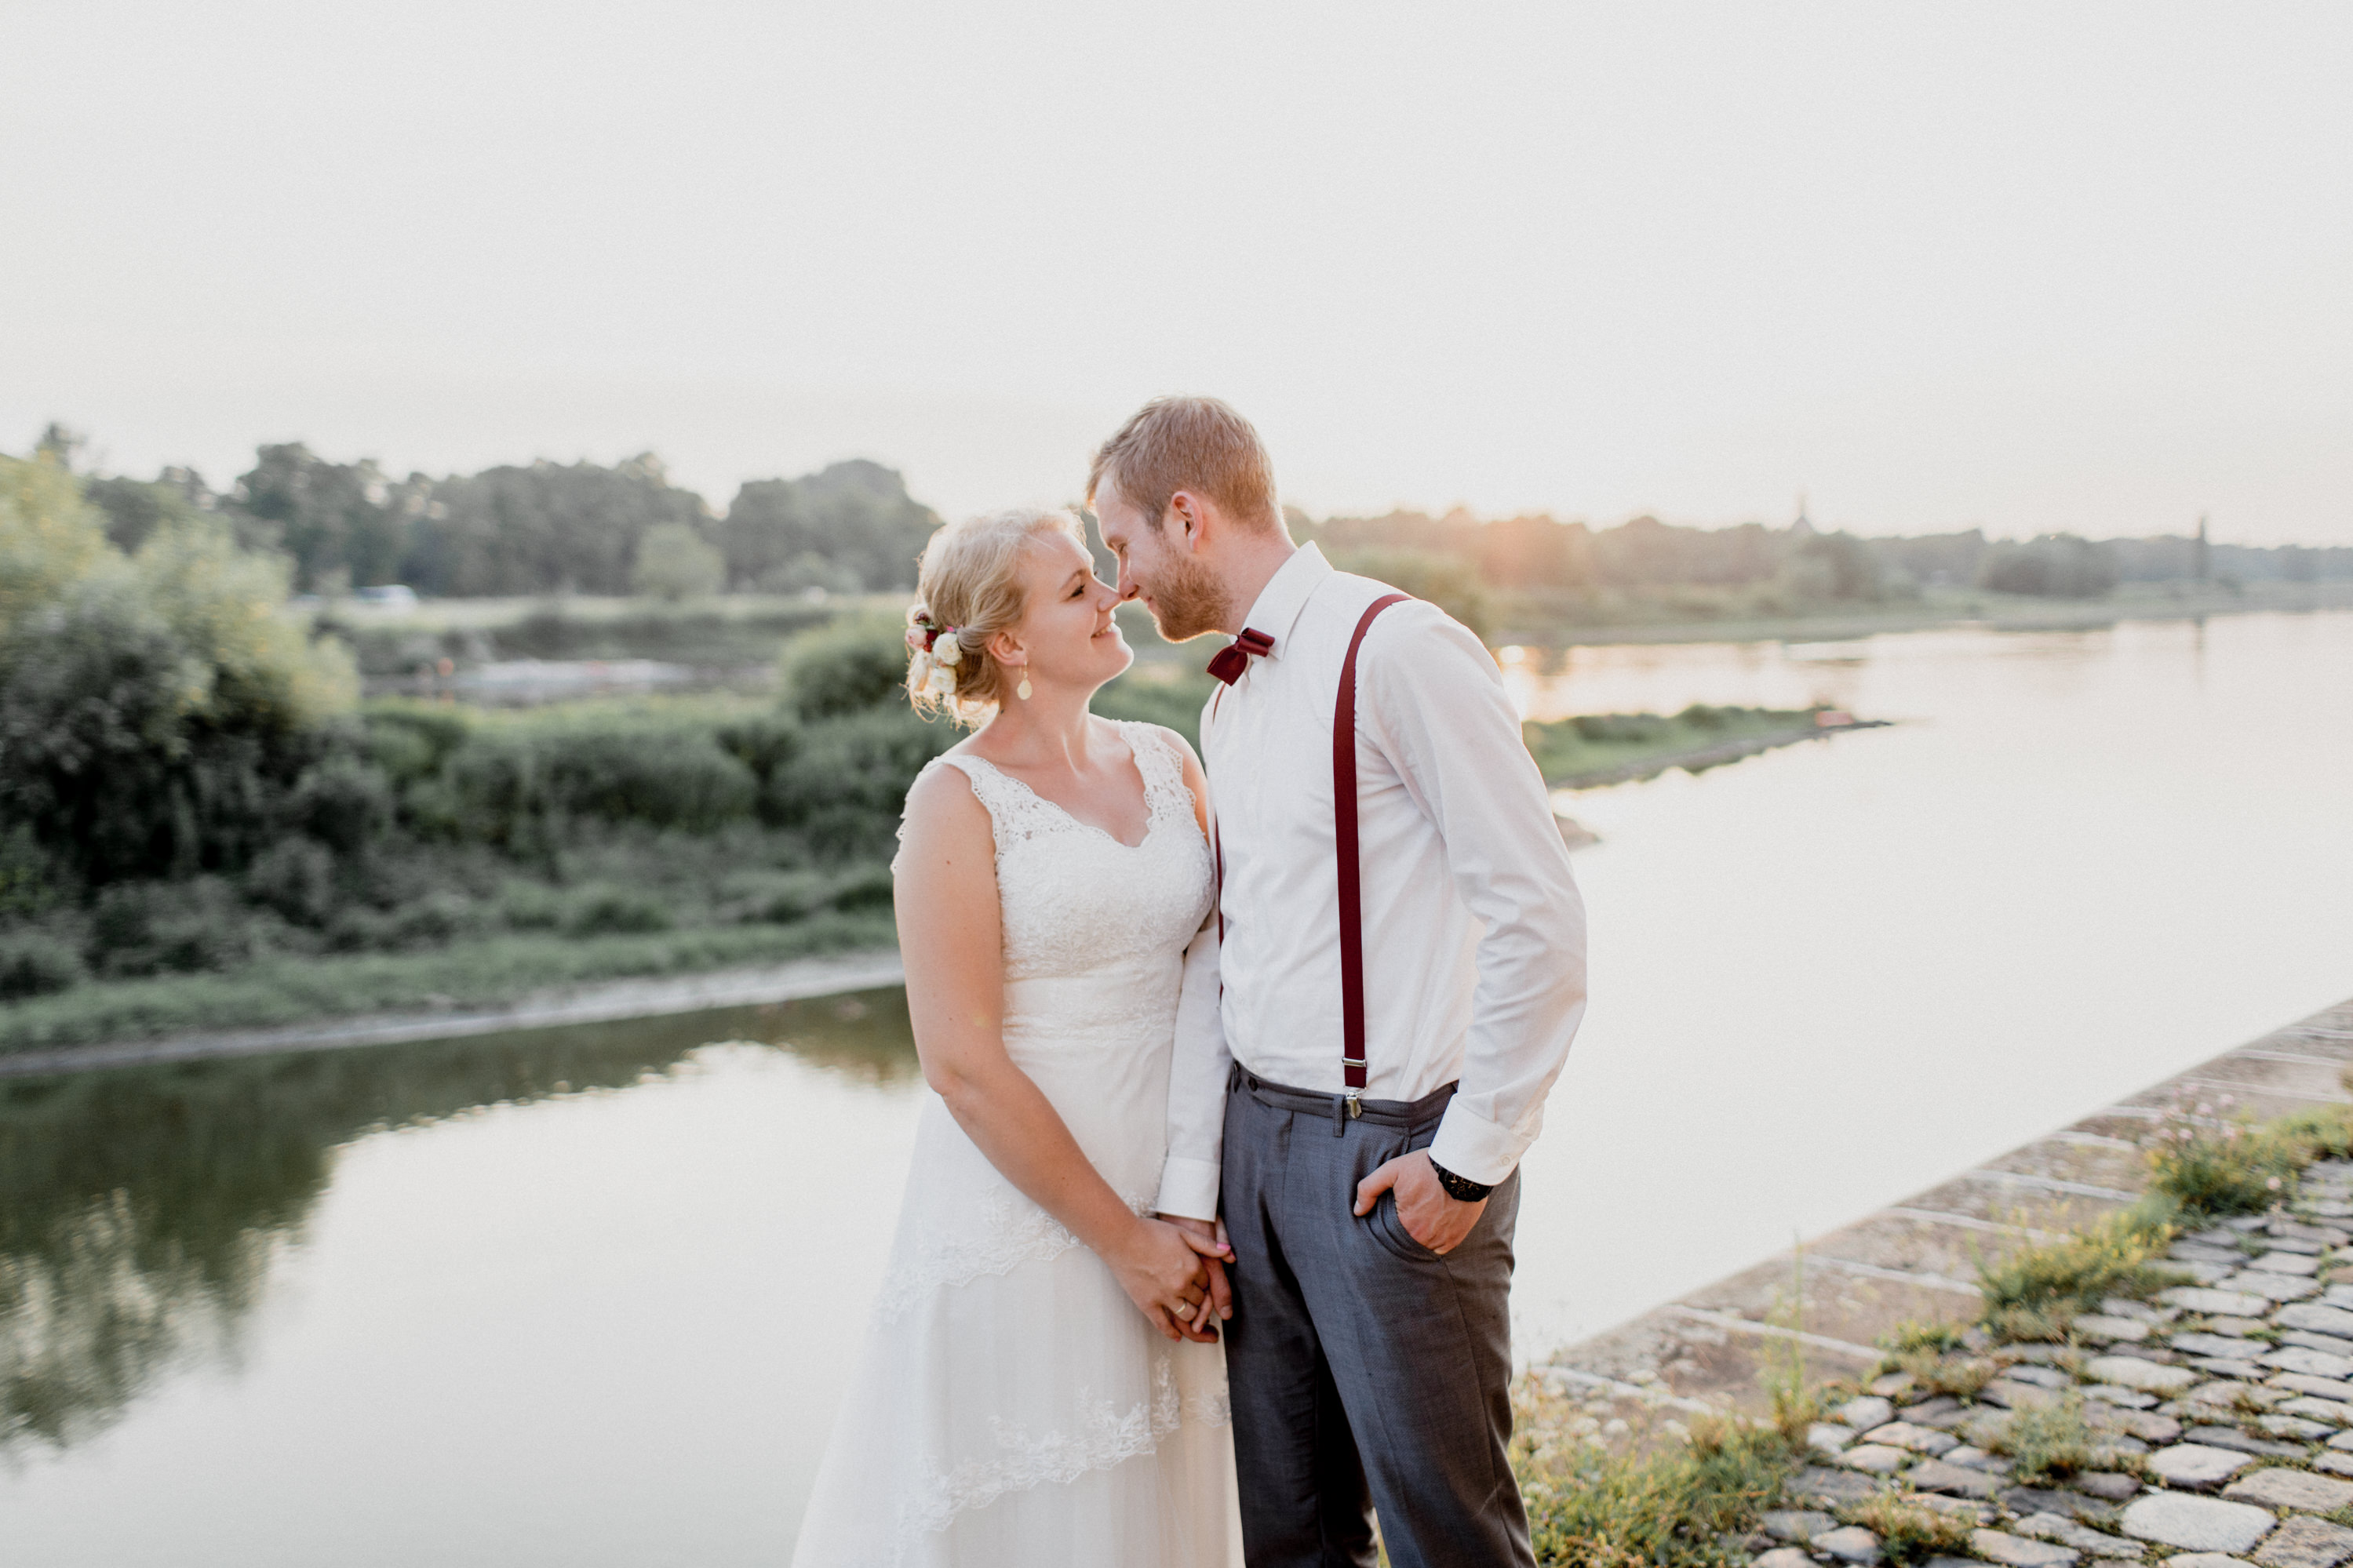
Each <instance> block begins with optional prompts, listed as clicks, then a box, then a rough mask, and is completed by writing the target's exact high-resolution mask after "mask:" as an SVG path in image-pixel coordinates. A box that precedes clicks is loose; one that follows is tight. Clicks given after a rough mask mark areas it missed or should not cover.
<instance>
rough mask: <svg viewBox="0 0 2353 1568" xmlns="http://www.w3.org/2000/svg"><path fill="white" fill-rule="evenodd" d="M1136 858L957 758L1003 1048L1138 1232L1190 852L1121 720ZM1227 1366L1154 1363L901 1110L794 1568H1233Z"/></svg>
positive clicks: (937, 1115) (1027, 1213)
mask: <svg viewBox="0 0 2353 1568" xmlns="http://www.w3.org/2000/svg"><path fill="white" fill-rule="evenodd" d="M1119 729H1120V733H1121V735H1122V737H1123V738H1124V740H1125V741H1126V742H1127V744H1128V748H1129V749H1130V750H1131V751H1132V752H1134V756H1135V763H1136V770H1137V772H1138V773H1141V774H1142V775H1143V778H1144V791H1145V802H1146V804H1147V805H1148V806H1149V807H1150V816H1149V826H1148V827H1147V829H1146V831H1145V838H1144V841H1143V842H1142V843H1141V844H1140V845H1137V846H1134V847H1129V846H1126V845H1124V844H1122V843H1120V842H1119V841H1118V840H1117V839H1115V838H1113V837H1111V835H1109V834H1107V833H1105V832H1103V830H1102V829H1101V828H1098V827H1092V826H1087V825H1085V824H1083V823H1081V822H1079V821H1078V820H1077V819H1075V818H1073V817H1072V816H1071V815H1070V814H1069V813H1067V812H1065V811H1064V810H1062V808H1061V807H1060V806H1058V805H1053V804H1051V803H1050V802H1049V801H1047V800H1044V799H1043V798H1041V797H1040V796H1039V795H1036V794H1035V793H1033V792H1032V791H1031V790H1030V789H1029V786H1028V785H1027V784H1022V783H1021V782H1019V781H1018V780H1017V779H1015V778H1013V777H1012V776H1010V775H1009V774H1007V773H1000V772H998V771H997V769H996V768H994V767H992V766H991V765H990V764H988V763H986V762H984V761H982V760H981V759H979V758H977V757H967V756H950V757H943V758H940V759H939V760H938V761H936V762H934V763H932V764H931V765H932V766H933V767H941V766H951V767H957V768H961V769H962V770H963V771H964V773H965V776H966V777H968V778H969V779H970V780H971V781H972V789H973V793H974V795H976V796H978V797H979V799H980V802H981V804H982V805H985V806H987V809H988V816H989V820H990V823H991V825H992V826H993V827H994V830H995V833H996V837H997V893H998V898H999V900H1000V903H1001V905H1002V907H1003V910H1004V933H1005V1045H1006V1049H1007V1051H1008V1053H1009V1054H1010V1055H1011V1057H1012V1058H1013V1060H1014V1062H1015V1064H1016V1065H1018V1067H1019V1068H1021V1069H1022V1070H1023V1071H1024V1072H1026V1073H1028V1074H1029V1077H1030V1078H1031V1079H1033V1080H1035V1081H1036V1083H1037V1085H1038V1087H1039V1089H1041V1090H1042V1091H1044V1093H1045V1096H1046V1098H1047V1099H1048V1100H1050V1101H1051V1102H1052V1103H1053V1106H1054V1109H1055V1110H1056V1111H1058V1112H1059V1113H1060V1116H1061V1118H1062V1121H1064V1123H1065V1124H1067V1125H1068V1126H1069V1128H1070V1130H1071V1136H1072V1137H1074V1138H1075V1139H1077V1141H1078V1144H1079V1147H1080V1148H1081V1149H1082V1151H1084V1152H1085V1153H1086V1156H1087V1158H1088V1159H1089V1160H1091V1161H1092V1162H1093V1163H1094V1167H1095V1169H1096V1170H1098V1171H1100V1172H1101V1173H1103V1179H1104V1180H1105V1181H1106V1182H1108V1183H1110V1184H1111V1187H1112V1190H1113V1192H1116V1193H1117V1194H1119V1195H1120V1196H1121V1197H1123V1198H1124V1199H1125V1200H1126V1201H1127V1204H1128V1206H1129V1207H1131V1208H1133V1209H1134V1210H1135V1211H1136V1212H1137V1213H1138V1214H1145V1213H1149V1212H1150V1210H1151V1207H1152V1203H1153V1199H1154V1197H1155V1194H1156V1190H1157V1188H1158V1186H1159V1182H1160V1166H1161V1161H1162V1157H1163V1155H1164V1153H1165V1151H1166V1136H1167V1134H1166V1110H1167V1097H1168V1059H1169V1052H1170V1049H1171V1047H1172V1043H1173V1040H1174V1036H1175V1027H1176V998H1177V991H1178V988H1179V984H1180V982H1181V979H1182V974H1183V969H1184V955H1185V948H1186V945H1187V943H1188V942H1190V941H1191V940H1192V937H1193V934H1194V932H1195V931H1197V930H1198V929H1199V926H1200V923H1201V920H1202V917H1203V916H1204V915H1205V914H1206V913H1207V912H1208V909H1209V900H1210V896H1211V875H1210V865H1209V854H1208V847H1207V845H1205V844H1204V843H1203V842H1202V838H1201V833H1200V829H1199V826H1198V824H1197V823H1196V821H1195V818H1194V815H1193V797H1192V795H1191V792H1190V791H1188V790H1187V788H1186V786H1185V775H1184V763H1183V761H1182V759H1181V757H1180V756H1179V755H1178V754H1177V752H1176V749H1175V748H1174V747H1172V746H1171V745H1170V744H1169V743H1168V742H1167V741H1166V739H1164V738H1163V737H1162V736H1161V735H1160V734H1158V733H1157V732H1156V731H1154V729H1153V728H1152V727H1151V726H1150V725H1146V724H1122V725H1120V726H1119ZM1241 1560H1242V1557H1241V1525H1240V1516H1239V1514H1238V1512H1237V1510H1236V1504H1235V1499H1234V1458H1233V1443H1232V1439H1231V1435H1230V1433H1229V1429H1228V1426H1227V1405H1226V1373H1225V1347H1224V1346H1223V1345H1219V1344H1194V1343H1190V1342H1187V1343H1181V1344H1178V1343H1171V1342H1169V1341H1167V1340H1166V1339H1164V1338H1162V1337H1161V1336H1160V1334H1159V1333H1158V1332H1157V1331H1155V1330H1154V1329H1153V1328H1152V1327H1151V1326H1150V1325H1149V1324H1148V1323H1146V1322H1145V1320H1144V1317H1143V1314H1141V1313H1140V1312H1138V1311H1137V1310H1135V1307H1134V1304H1133V1303H1132V1302H1131V1301H1129V1300H1128V1298H1127V1293H1126V1292H1125V1291H1124V1290H1123V1289H1120V1286H1119V1282H1118V1281H1117V1280H1116V1279H1113V1276H1112V1272H1111V1270H1110V1268H1107V1267H1106V1266H1105V1265H1104V1263H1103V1260H1102V1259H1101V1258H1098V1257H1096V1256H1095V1254H1093V1253H1092V1252H1091V1251H1089V1250H1088V1249H1087V1248H1086V1247H1082V1245H1081V1244H1080V1242H1079V1240H1078V1238H1077V1237H1074V1236H1072V1235H1071V1233H1070V1232H1069V1231H1068V1230H1066V1229H1064V1228H1063V1227H1062V1226H1060V1224H1059V1223H1057V1222H1056V1221H1055V1219H1054V1218H1053V1216H1052V1215H1049V1214H1048V1213H1046V1211H1045V1210H1043V1209H1041V1208H1039V1206H1038V1205H1036V1204H1034V1203H1031V1202H1030V1201H1029V1199H1028V1198H1026V1197H1024V1196H1023V1195H1022V1194H1020V1192H1018V1190H1017V1189H1016V1188H1015V1187H1014V1186H1013V1185H1012V1184H1011V1183H1009V1182H1008V1181H1007V1180H1006V1179H1005V1178H1004V1177H1003V1176H1001V1175H999V1174H998V1173H997V1169H996V1167H995V1166H993V1165H991V1164H990V1163H988V1161H987V1158H986V1157H985V1156H984V1155H983V1154H982V1153H981V1152H980V1151H979V1149H978V1148H977V1147H976V1146H975V1145H974V1143H973V1142H972V1141H971V1140H970V1139H969V1138H967V1137H965V1134H964V1131H963V1130H962V1129H960V1128H959V1127H957V1125H956V1123H955V1119H954V1118H952V1117H951V1116H950V1115H949V1114H948V1112H947V1109H946V1107H945V1106H944V1104H943V1103H942V1102H941V1101H940V1100H939V1099H938V1097H937V1096H935V1095H932V1094H929V1093H928V1092H927V1093H926V1094H925V1097H924V1103H923V1110H922V1112H921V1119H920V1121H919V1123H918V1128H917V1131H916V1135H915V1155H914V1163H913V1168H912V1169H911V1171H910V1172H909V1174H908V1179H907V1195H906V1201H905V1203H904V1205H903V1206H902V1208H901V1210H900V1214H899V1228H898V1233H897V1236H896V1237H895V1239H894V1241H893V1243H892V1252H891V1262H890V1268H889V1270H888V1272H887V1274H886V1275H885V1277H884V1279H883V1281H882V1289H881V1298H880V1300H877V1302H876V1303H875V1307H874V1315H873V1319H872V1321H871V1323H870V1325H869V1327H868V1330H867V1334H866V1338H865V1342H864V1343H863V1345H862V1346H861V1347H860V1352H859V1363H858V1367H857V1370H856V1372H855V1373H854V1374H853V1375H852V1377H851V1379H850V1383H849V1394H848V1395H847V1397H846V1398H845V1399H844V1401H843V1403H842V1409H841V1415H840V1416H839V1420H838V1422H837V1423H836V1425H835V1426H834V1431H833V1439H832V1442H831V1444H830V1445H829V1446H828V1448H827V1450H826V1456H825V1461H824V1463H823V1465H822V1466H820V1467H819V1468H818V1477H817V1485H816V1489H815V1491H814V1492H813V1494H812V1495H811V1497H810V1499H809V1506H808V1512H807V1516H806V1517H805V1518H804V1520H803V1521H802V1524H801V1531H800V1541H799V1544H798V1545H797V1548H796V1549H795V1552H794V1554H793V1562H794V1564H795V1568H868V1565H870V1564H872V1565H876V1568H881V1565H885V1564H888V1565H894V1568H895V1565H901V1564H920V1565H922V1568H995V1565H1000V1564H1001V1565H1003V1568H1049V1565H1058V1568H1220V1565H1224V1564H1232V1565H1234V1568H1240V1563H1241Z"/></svg>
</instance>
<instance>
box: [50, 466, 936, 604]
mask: <svg viewBox="0 0 2353 1568" xmlns="http://www.w3.org/2000/svg"><path fill="white" fill-rule="evenodd" d="M78 447H79V439H78V438H77V437H74V436H73V435H72V434H71V433H70V432H68V431H64V430H62V429H59V428H58V427H56V426H52V427H51V429H50V431H49V432H48V434H47V436H46V437H43V440H42V442H41V447H40V450H41V452H42V454H43V455H45V456H47V457H48V458H50V459H51V460H53V461H57V462H59V463H61V464H64V465H67V466H70V465H71V462H72V459H73V456H74V454H75V451H76V449H77V448H78ZM83 493H84V495H85V496H86V497H87V498H88V500H90V503H91V504H92V505H94V506H95V507H97V508H98V509H99V510H100V511H101V512H102V513H104V514H105V518H106V531H107V533H108V535H109V537H110V538H111V540H112V541H113V542H114V544H115V545H116V547H117V548H119V549H121V550H125V551H131V550H136V549H137V548H138V547H139V546H140V544H141V543H142V542H144V541H145V539H146V538H147V536H148V535H149V534H151V533H153V531H155V530H156V529H157V528H158V527H161V526H162V525H164V523H166V522H169V521H187V520H190V519H193V518H197V517H213V518H216V519H218V520H220V521H223V522H225V523H227V525H228V526H229V528H230V529H231V531H233V533H234V534H235V536H236V538H237V542H238V543H239V544H240V545H242V546H243V547H245V548H247V549H259V550H269V551H274V552H279V553H281V554H283V555H284V556H285V557H286V558H287V559H288V560H289V562H290V563H291V569H292V574H293V584H294V588H295V590H296V591H297V592H298V593H319V592H338V591H341V590H343V589H346V588H364V587H372V586H376V585H380V584H395V583H399V584H406V585H407V586H409V587H411V588H414V589H415V590H417V592H418V593H420V594H430V595H446V596H449V597H471V596H480V595H532V594H550V593H559V592H567V591H568V592H575V593H582V594H629V593H647V594H651V595H658V596H662V597H670V598H678V597H685V596H688V595H695V594H704V593H715V592H721V591H745V590H758V591H762V592H770V593H793V592H797V591H799V590H802V589H807V588H825V589H828V590H831V591H834V592H839V593H858V592H863V591H872V590H881V589H887V588H911V587H913V585H914V582H915V557H916V555H917V554H918V552H921V551H922V549H923V542H924V541H925V540H926V539H928V538H929V537H930V536H931V533H932V531H933V530H934V529H935V528H937V527H938V526H939V524H940V520H939V517H938V516H937V514H935V513H934V512H933V511H932V510H931V509H930V508H928V507H926V506H923V505H922V504H921V503H920V502H918V501H916V500H913V498H911V497H910V496H909V495H908V494H907V487H906V484H905V482H904V481H903V480H902V479H901V478H900V476H899V475H898V474H897V473H896V472H895V471H894V470H892V469H890V468H884V467H882V466H881V464H879V463H871V462H866V461H863V460H856V461H850V462H843V463H836V464H833V465H832V466H831V467H829V468H825V469H822V470H821V471H819V472H818V473H814V474H809V475H806V476H804V477H802V478H800V479H755V480H753V481H751V482H749V483H746V484H744V486H742V487H741V488H740V489H737V491H736V493H735V499H734V500H733V503H732V504H730V505H729V507H728V508H727V510H725V511H724V512H723V513H720V512H714V511H713V510H712V508H711V506H710V505H709V503H707V502H706V501H705V500H703V498H702V497H701V496H700V495H697V494H696V493H695V492H694V491H692V490H690V489H684V488H682V487H681V486H678V485H675V484H672V483H671V482H670V476H669V475H668V473H667V472H666V471H665V470H664V469H663V468H662V464H661V460H660V459H659V458H656V457H655V456H654V455H653V454H651V453H645V454H641V455H640V456H638V457H635V458H628V459H627V460H625V461H623V462H620V463H617V464H615V465H613V466H612V467H610V468H607V467H604V466H602V465H599V464H596V463H553V462H546V461H541V462H535V463H529V464H512V465H506V466H502V467H500V468H486V469H484V470H483V471H482V472H480V473H478V474H452V475H448V476H446V477H441V478H435V477H433V476H431V475H427V474H419V473H412V474H410V475H409V476H408V477H407V478H406V479H396V478H393V477H392V476H390V475H387V474H386V473H385V472H384V470H383V469H382V468H381V467H380V466H379V465H378V464H377V463H376V462H375V460H374V459H373V458H362V459H360V460H358V461H356V462H349V463H338V462H332V461H330V460H328V459H327V458H322V457H320V456H319V455H318V454H316V453H314V452H312V451H311V449H310V448H309V447H306V446H304V445H302V444H301V443H300V442H289V443H285V444H281V445H275V446H265V447H260V448H259V450H258V451H257V452H256V453H255V458H254V464H253V467H252V468H249V469H248V470H247V471H246V472H245V473H243V474H240V475H238V476H237V479H236V480H235V482H234V483H232V484H231V485H230V486H229V487H228V488H227V489H225V490H220V491H215V490H213V489H211V488H210V487H208V486H207V485H206V483H205V481H204V479H203V478H202V476H200V475H198V474H196V473H195V472H194V471H192V470H190V469H187V468H167V469H165V470H164V472H162V473H160V474H158V475H157V476H156V477H155V478H154V479H130V478H124V477H120V476H111V477H100V476H84V482H83Z"/></svg>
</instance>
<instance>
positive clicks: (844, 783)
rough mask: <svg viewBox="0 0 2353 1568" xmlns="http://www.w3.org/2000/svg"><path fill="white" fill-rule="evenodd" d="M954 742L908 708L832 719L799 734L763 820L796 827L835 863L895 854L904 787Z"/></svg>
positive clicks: (773, 781) (770, 786)
mask: <svg viewBox="0 0 2353 1568" xmlns="http://www.w3.org/2000/svg"><path fill="white" fill-rule="evenodd" d="M953 744H955V732H954V731H951V730H950V729H949V728H948V727H947V726H946V725H944V724H928V723H925V722H924V721H923V720H922V719H920V718H918V717H916V715H915V714H914V712H913V710H910V709H905V708H897V707H892V708H880V709H875V710H871V711H869V712H865V713H859V714H853V715H851V716H849V717H848V718H842V719H829V720H827V721H823V722H821V723H817V724H812V725H810V726H809V727H808V728H807V730H805V731H802V734H801V741H800V744H799V746H798V747H797V748H796V750H795V752H794V755H793V756H792V757H791V758H790V759H789V760H788V761H786V762H785V763H782V764H780V765H779V766H777V767H776V770H775V771H774V772H773V773H770V775H769V777H768V781H767V785H766V787H765V789H764V790H763V791H762V792H761V800H760V815H761V816H762V817H763V818H764V819H765V820H766V821H768V822H769V823H771V824H773V825H775V826H781V827H789V828H794V829H797V830H798V831H799V833H800V834H801V836H802V837H804V838H806V839H807V841H808V844H809V847H811V848H812V849H813V850H815V851H817V852H818V854H820V855H823V856H828V857H830V858H850V857H853V856H859V855H872V854H885V855H887V854H888V853H890V851H891V849H892V847H893V846H894V844H895V840H896V837H897V834H898V825H899V815H900V812H901V811H902V809H903V808H904V806H905V805H906V799H907V787H908V785H909V784H913V782H914V778H915V775H916V774H917V773H921V772H922V771H923V765H924V764H925V763H929V762H930V761H931V760H932V759H933V758H934V757H936V756H938V755H939V754H940V753H941V752H944V751H946V750H947V749H948V747H950V746H951V745H953Z"/></svg>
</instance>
